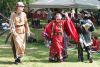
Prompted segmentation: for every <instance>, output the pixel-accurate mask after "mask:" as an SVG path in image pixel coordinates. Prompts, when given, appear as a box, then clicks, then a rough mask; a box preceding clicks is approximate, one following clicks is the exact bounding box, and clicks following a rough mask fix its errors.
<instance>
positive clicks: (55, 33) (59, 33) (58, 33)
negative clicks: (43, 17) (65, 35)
mask: <svg viewBox="0 0 100 67" xmlns="http://www.w3.org/2000/svg"><path fill="white" fill-rule="evenodd" d="M53 34H54V35H62V33H61V32H54V33H53Z"/></svg>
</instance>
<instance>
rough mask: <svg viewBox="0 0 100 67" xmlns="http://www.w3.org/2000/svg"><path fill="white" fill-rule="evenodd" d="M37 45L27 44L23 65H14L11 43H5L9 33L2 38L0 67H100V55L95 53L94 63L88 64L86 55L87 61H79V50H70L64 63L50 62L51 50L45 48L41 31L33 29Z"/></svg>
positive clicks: (0, 43) (99, 29)
mask: <svg viewBox="0 0 100 67" xmlns="http://www.w3.org/2000/svg"><path fill="white" fill-rule="evenodd" d="M32 31H33V32H34V33H35V38H36V39H37V43H31V44H30V43H27V45H26V55H25V56H24V57H23V58H22V61H23V63H22V64H18V65H16V64H14V63H13V62H14V59H13V54H12V50H11V46H10V43H9V42H8V43H7V44H5V43H4V41H5V38H6V36H7V33H6V34H5V35H3V36H1V37H0V67H100V53H93V60H94V62H93V63H88V60H87V58H86V53H85V52H84V57H85V61H84V62H78V61H77V49H73V50H70V49H69V50H68V59H67V61H66V62H62V63H52V62H49V61H48V55H49V49H48V48H47V47H45V45H44V43H43V38H42V36H41V29H32ZM99 31H100V28H99V27H97V30H95V31H94V33H93V34H94V35H97V36H98V37H99V36H100V32H99Z"/></svg>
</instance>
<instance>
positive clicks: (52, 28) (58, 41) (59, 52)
mask: <svg viewBox="0 0 100 67" xmlns="http://www.w3.org/2000/svg"><path fill="white" fill-rule="evenodd" d="M61 19H62V15H61V14H60V13H57V14H56V16H55V20H52V21H51V22H50V23H49V24H48V25H47V26H46V27H45V29H44V31H43V36H44V37H45V38H46V39H48V40H51V45H50V57H49V61H58V62H62V61H64V53H63V52H64V47H65V46H64V32H66V34H68V35H71V36H72V38H73V39H74V40H75V41H76V42H78V34H77V32H76V29H75V27H74V25H72V22H69V21H68V20H66V21H65V20H61Z"/></svg>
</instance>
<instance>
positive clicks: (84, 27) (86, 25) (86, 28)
mask: <svg viewBox="0 0 100 67" xmlns="http://www.w3.org/2000/svg"><path fill="white" fill-rule="evenodd" d="M80 13H81V18H80V21H79V25H78V27H79V28H78V29H79V30H78V33H79V44H78V60H79V61H81V62H83V61H84V57H83V49H85V51H86V52H87V59H88V60H89V63H92V62H93V60H92V53H91V45H92V39H91V32H92V31H93V29H90V28H91V27H93V23H92V21H91V20H90V19H89V18H88V12H87V11H81V12H80Z"/></svg>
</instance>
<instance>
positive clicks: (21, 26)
mask: <svg viewBox="0 0 100 67" xmlns="http://www.w3.org/2000/svg"><path fill="white" fill-rule="evenodd" d="M22 26H24V25H16V26H15V27H22Z"/></svg>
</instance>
